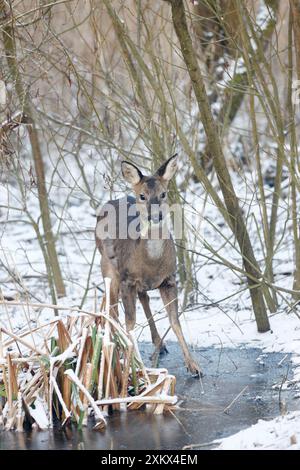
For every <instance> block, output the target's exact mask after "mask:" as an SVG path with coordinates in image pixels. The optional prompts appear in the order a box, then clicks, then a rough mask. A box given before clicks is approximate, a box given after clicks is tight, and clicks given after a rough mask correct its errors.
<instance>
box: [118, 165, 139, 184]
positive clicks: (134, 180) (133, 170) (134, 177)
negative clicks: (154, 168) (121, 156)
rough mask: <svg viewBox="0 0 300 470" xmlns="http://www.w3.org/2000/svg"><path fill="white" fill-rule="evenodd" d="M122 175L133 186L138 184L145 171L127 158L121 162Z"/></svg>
mask: <svg viewBox="0 0 300 470" xmlns="http://www.w3.org/2000/svg"><path fill="white" fill-rule="evenodd" d="M121 168H122V175H123V177H124V179H125V180H126V181H127V183H130V184H132V186H134V185H136V184H138V183H139V182H140V181H141V179H142V178H143V173H142V172H141V171H140V170H139V169H138V167H137V166H135V165H133V164H132V163H130V162H126V161H125V160H124V161H123V162H122V163H121Z"/></svg>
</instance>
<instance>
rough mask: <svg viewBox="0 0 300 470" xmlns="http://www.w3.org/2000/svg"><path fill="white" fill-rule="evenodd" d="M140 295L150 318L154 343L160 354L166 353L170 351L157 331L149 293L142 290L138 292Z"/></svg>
mask: <svg viewBox="0 0 300 470" xmlns="http://www.w3.org/2000/svg"><path fill="white" fill-rule="evenodd" d="M138 296H139V300H140V302H141V304H142V307H143V310H144V312H145V315H146V317H147V320H148V324H149V327H150V331H151V338H152V343H153V344H154V346H155V348H156V349H157V350H158V351H159V354H161V355H162V354H165V353H167V352H168V350H167V348H166V346H165V344H164V343H163V341H162V339H161V337H160V336H159V333H158V331H157V328H156V324H155V321H154V318H153V316H152V312H151V309H150V302H149V295H148V294H147V292H146V291H142V292H138Z"/></svg>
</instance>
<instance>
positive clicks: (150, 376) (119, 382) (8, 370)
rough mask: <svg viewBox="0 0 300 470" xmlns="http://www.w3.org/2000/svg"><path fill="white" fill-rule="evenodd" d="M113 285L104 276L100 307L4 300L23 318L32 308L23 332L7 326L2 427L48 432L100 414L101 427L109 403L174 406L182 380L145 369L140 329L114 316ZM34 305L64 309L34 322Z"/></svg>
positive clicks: (1, 359)
mask: <svg viewBox="0 0 300 470" xmlns="http://www.w3.org/2000/svg"><path fill="white" fill-rule="evenodd" d="M109 289H110V280H109V279H105V292H106V300H105V299H102V304H101V311H100V312H97V311H96V307H95V311H94V312H88V311H85V310H82V309H79V308H76V307H66V306H58V305H52V304H37V303H30V302H26V303H22V302H17V301H5V300H3V299H2V300H0V306H1V304H2V305H3V308H4V309H5V313H6V314H7V312H8V311H9V309H11V308H14V309H18V308H20V315H22V313H24V308H26V322H27V326H28V327H27V329H26V330H25V331H24V330H22V332H21V333H20V332H19V331H18V330H17V329H16V331H13V326H12V324H11V323H10V324H9V325H8V326H7V325H4V326H1V327H0V425H1V427H2V428H4V429H6V430H10V429H14V430H16V431H22V430H23V427H24V424H25V423H26V424H27V425H28V424H31V425H34V424H35V425H37V426H38V427H39V428H40V429H47V428H49V427H52V426H53V422H54V417H55V418H56V419H58V420H59V421H60V422H61V424H62V425H66V423H69V422H72V423H75V424H77V426H78V427H79V428H80V427H82V426H84V425H87V422H88V419H89V416H90V415H91V413H93V416H94V419H95V420H96V424H95V426H94V429H98V430H102V429H104V428H105V426H106V425H107V420H106V418H105V415H106V414H107V411H108V408H111V409H113V410H114V409H120V406H121V405H122V406H123V408H124V407H125V409H127V410H135V409H138V408H140V407H142V406H145V407H147V408H148V410H149V411H150V412H153V413H155V414H160V413H163V412H164V410H165V409H166V408H167V409H168V408H172V407H173V406H174V405H175V403H176V401H177V397H176V396H175V390H174V387H175V377H174V376H170V375H169V374H168V371H167V370H166V369H153V368H147V367H145V365H144V363H143V361H142V358H141V355H140V351H139V348H138V343H137V341H136V338H135V336H134V334H133V332H130V333H127V332H126V331H125V330H124V328H123V327H122V326H121V325H120V323H119V322H118V320H116V319H115V318H112V317H111V315H110V310H111V309H110V305H109ZM103 308H104V310H102V309H103ZM30 309H31V311H32V313H34V311H35V310H36V309H38V310H40V311H42V310H43V309H52V310H53V311H55V312H59V311H62V312H64V313H63V314H62V315H61V316H57V317H55V319H51V320H49V321H48V322H44V323H43V324H41V325H37V326H34V327H32V325H31V324H30ZM33 317H34V318H35V315H33ZM99 319H100V321H99ZM2 324H3V322H2ZM123 408H122V409H123Z"/></svg>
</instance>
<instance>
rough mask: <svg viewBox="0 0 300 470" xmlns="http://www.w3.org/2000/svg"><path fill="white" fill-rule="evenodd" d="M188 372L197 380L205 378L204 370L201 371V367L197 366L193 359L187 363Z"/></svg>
mask: <svg viewBox="0 0 300 470" xmlns="http://www.w3.org/2000/svg"><path fill="white" fill-rule="evenodd" d="M187 370H189V371H190V372H191V374H192V376H193V377H196V378H200V377H203V372H202V370H201V369H200V366H199V365H198V364H197V362H196V361H194V360H193V359H191V360H190V361H188V363H187Z"/></svg>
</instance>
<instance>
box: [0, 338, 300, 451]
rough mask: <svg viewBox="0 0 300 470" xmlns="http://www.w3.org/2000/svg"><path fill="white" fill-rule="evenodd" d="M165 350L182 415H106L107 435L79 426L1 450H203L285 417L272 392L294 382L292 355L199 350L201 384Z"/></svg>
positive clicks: (145, 347) (15, 441)
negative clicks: (196, 447) (265, 421)
mask: <svg viewBox="0 0 300 470" xmlns="http://www.w3.org/2000/svg"><path fill="white" fill-rule="evenodd" d="M140 350H141V353H142V355H143V357H144V358H145V362H146V363H147V360H148V358H149V356H150V353H151V351H152V346H151V345H149V344H141V345H140ZM168 350H169V354H167V355H166V356H164V357H163V358H162V359H161V360H160V364H159V365H160V366H162V367H166V368H167V369H168V370H169V372H170V373H171V374H174V375H176V377H177V385H176V393H177V396H178V397H179V407H180V409H178V410H176V411H175V412H174V415H172V414H168V415H164V416H153V415H147V414H146V413H145V412H143V411H132V412H128V413H126V412H121V413H115V414H113V415H112V416H111V417H109V419H108V426H107V429H106V430H105V431H104V432H96V431H92V430H90V429H84V430H83V431H82V432H79V431H77V429H76V428H75V427H72V428H70V427H69V428H66V429H63V430H61V429H55V430H53V431H43V432H41V431H31V432H26V433H16V432H5V433H4V432H2V433H0V449H40V450H44V449H99V450H100V449H123V450H125V449H152V450H153V449H163V450H170V449H174V450H175V449H182V448H183V447H184V446H186V445H190V444H200V446H199V447H200V448H201V449H202V448H203V449H205V448H211V447H212V446H211V442H212V441H213V440H214V439H218V438H220V437H225V436H228V435H230V434H233V433H235V432H237V431H239V430H241V429H243V428H245V427H248V426H250V425H251V424H254V423H255V422H257V420H258V419H268V418H273V417H275V416H277V415H278V414H279V413H280V411H279V390H278V387H275V388H274V387H273V386H274V385H275V384H278V385H279V386H280V384H281V383H282V382H283V381H285V378H286V376H287V378H288V379H289V378H291V377H292V367H291V363H290V356H289V355H284V354H281V353H271V354H263V353H262V351H261V350H260V349H256V348H244V349H236V348H235V349H230V348H224V349H215V348H208V349H199V350H197V351H195V352H194V356H195V357H196V358H197V359H198V360H199V362H200V363H201V364H202V367H203V370H204V373H205V376H204V378H203V379H202V382H201V381H199V380H197V379H194V378H192V377H190V376H189V375H188V373H187V372H186V370H185V367H184V364H183V359H182V356H181V352H180V350H179V347H178V345H177V344H176V343H168ZM148 362H149V361H148ZM286 385H287V382H286V381H285V386H283V387H282V388H283V390H282V392H281V400H285V402H286V407H287V410H289V411H291V410H296V409H299V400H298V399H295V390H294V389H293V386H290V387H286ZM241 392H243V393H241ZM239 394H240V396H239V397H238V395H239ZM237 397H238V398H237ZM236 398H237V399H236ZM235 399H236V401H234V400H235ZM232 402H233V403H232ZM230 404H231V406H230ZM228 407H229V409H228V410H227V411H226V408H228ZM224 410H225V412H224Z"/></svg>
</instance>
